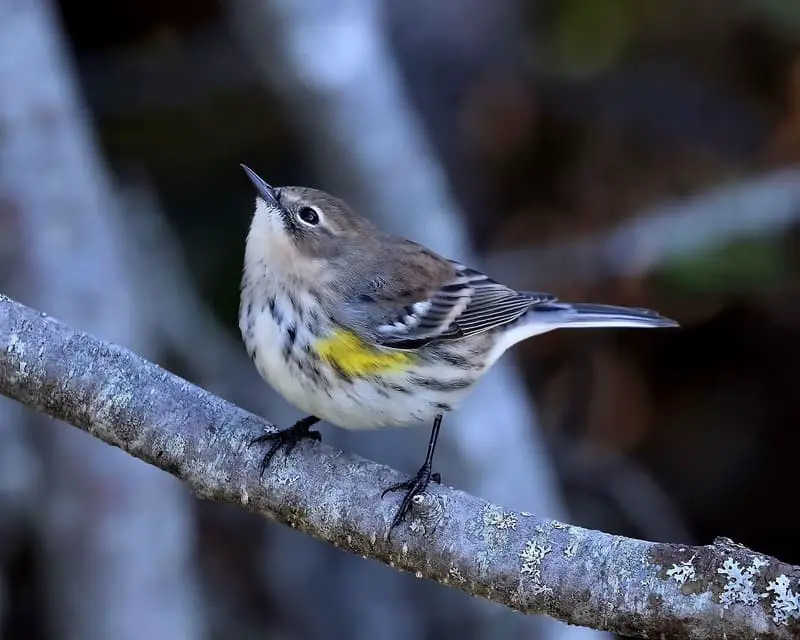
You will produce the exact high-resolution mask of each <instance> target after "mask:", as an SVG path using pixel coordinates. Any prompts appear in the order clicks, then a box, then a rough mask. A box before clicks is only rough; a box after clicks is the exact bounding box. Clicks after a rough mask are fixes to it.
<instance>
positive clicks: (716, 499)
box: [0, 0, 800, 640]
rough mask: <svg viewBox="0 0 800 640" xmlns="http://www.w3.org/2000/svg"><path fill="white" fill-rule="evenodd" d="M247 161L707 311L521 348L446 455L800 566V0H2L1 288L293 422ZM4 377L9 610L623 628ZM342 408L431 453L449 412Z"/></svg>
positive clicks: (533, 283)
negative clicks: (437, 577)
mask: <svg viewBox="0 0 800 640" xmlns="http://www.w3.org/2000/svg"><path fill="white" fill-rule="evenodd" d="M240 162H245V163H247V164H248V165H249V166H251V167H252V168H253V169H255V170H256V171H257V172H258V173H260V174H261V175H262V176H263V177H264V178H265V179H266V180H267V181H269V182H271V183H272V184H277V185H283V184H298V185H307V186H314V187H318V188H322V189H325V190H328V191H331V192H333V193H335V194H337V195H339V196H342V197H344V198H346V199H347V200H349V201H350V202H351V203H353V204H354V205H355V206H356V207H357V208H359V209H360V210H361V211H363V212H364V213H365V214H367V215H369V216H371V217H373V218H374V219H375V220H376V221H378V222H379V224H381V225H382V226H384V227H385V228H387V229H390V230H392V231H395V232H398V233H402V234H403V235H406V236H407V237H410V238H412V239H414V240H417V241H420V242H423V243H426V244H428V245H430V246H431V247H433V248H434V249H436V250H438V251H440V252H443V253H445V254H446V255H448V256H449V257H452V258H454V259H459V260H462V261H467V262H471V263H474V264H475V265H476V266H479V267H482V268H484V269H486V270H488V272H489V273H490V275H492V276H493V277H495V278H497V279H502V280H504V281H506V282H507V283H508V284H509V285H512V286H515V287H518V288H528V289H538V290H544V291H550V292H554V293H556V294H558V295H559V296H560V297H562V298H565V299H577V300H591V301H596V302H606V303H615V304H624V305H633V306H645V307H652V308H655V309H658V310H659V311H660V312H662V313H663V314H665V315H667V316H669V317H672V318H675V319H677V320H678V321H680V322H681V324H682V329H680V330H669V331H667V330H663V331H634V330H604V331H600V330H591V331H588V330H587V331H561V332H556V333H553V334H549V335H546V336H543V337H541V338H537V339H535V340H531V341H528V342H527V343H524V344H522V345H520V346H518V347H517V348H516V349H515V351H514V352H513V353H510V354H508V355H507V356H505V357H504V358H503V360H502V361H501V363H502V364H501V365H500V366H498V367H497V368H496V370H495V371H493V372H492V373H491V374H490V375H489V376H487V378H486V379H485V380H484V381H483V382H482V383H481V385H480V387H479V389H478V390H477V391H476V392H475V394H474V396H473V397H472V398H471V399H470V401H469V402H468V403H467V404H466V405H465V407H464V408H463V410H462V411H460V412H459V413H458V414H455V415H452V416H450V417H448V419H447V420H446V421H445V425H444V428H443V432H442V439H441V440H440V448H439V451H438V454H437V469H438V470H439V471H441V472H442V475H443V478H444V481H445V482H446V483H448V484H451V485H454V486H457V487H459V488H463V489H465V490H468V491H470V492H473V493H475V494H477V495H479V496H481V497H483V498H486V499H491V500H495V501H498V502H499V503H501V504H503V505H505V506H508V507H510V508H516V509H527V510H530V511H534V512H536V513H537V514H539V515H542V516H550V517H557V518H559V519H563V520H568V521H570V522H572V523H576V524H581V525H584V526H588V527H594V528H599V529H603V530H605V531H610V532H614V533H621V534H625V535H629V536H635V537H642V538H647V539H651V540H664V541H680V542H684V543H696V544H705V543H710V542H711V541H712V540H713V538H714V536H717V535H724V536H729V537H731V538H733V539H734V540H736V541H738V542H742V543H744V544H746V545H747V546H750V547H752V548H754V549H757V550H759V551H761V552H764V553H768V554H772V555H776V556H778V557H780V558H781V559H782V560H785V561H788V562H792V563H800V548H798V545H797V540H798V539H800V518H798V512H797V509H796V500H797V486H798V480H797V468H796V466H795V465H796V461H795V459H796V453H795V452H796V451H797V449H798V445H799V444H800V429H798V425H799V424H800V406H799V405H798V403H797V401H796V400H797V398H796V394H799V393H800V378H798V376H797V374H796V371H797V361H798V358H800V297H799V295H800V257H799V256H800V254H798V253H797V249H798V245H799V244H800V164H797V163H800V5H798V3H797V2H796V0H705V1H704V2H702V3H700V2H694V1H690V0H592V2H586V1H583V0H539V1H533V0H529V1H524V0H494V1H493V2H485V1H481V0H436V1H435V2H431V1H430V0H386V1H384V2H379V1H377V0H341V1H340V2H335V3H334V2H326V1H324V0H302V1H299V0H230V1H228V2H224V1H222V0H192V1H191V2H189V1H188V0H117V1H116V2H113V3H112V2H101V1H100V0H61V1H60V2H56V1H55V0H0V290H2V291H3V292H4V293H8V294H9V295H12V296H13V297H15V298H17V299H19V300H21V301H23V302H24V303H26V304H29V305H32V306H35V307H36V308H39V309H41V310H43V311H46V312H48V313H50V314H53V315H55V316H56V317H58V318H59V319H61V320H64V321H66V322H68V323H70V324H72V325H73V326H75V327H77V328H79V329H83V330H86V331H89V332H91V333H94V334H96V335H99V336H101V337H103V338H105V339H108V340H112V341H115V342H118V343H121V344H124V345H126V346H128V347H130V348H132V349H134V350H136V351H137V352H139V353H141V354H142V355H144V356H146V357H148V358H150V359H152V360H154V361H156V362H158V363H159V364H162V365H163V366H165V367H167V368H169V369H170V370H172V371H174V372H176V373H178V374H180V375H182V376H184V377H186V378H188V379H189V380H191V381H193V382H195V383H197V384H199V385H202V386H204V387H205V388H208V389H210V390H212V391H214V392H215V393H218V394H220V395H222V396H224V397H226V398H227V399H229V400H232V401H234V402H236V403H238V404H241V405H242V406H244V407H246V408H248V409H250V410H252V411H254V412H257V413H259V414H261V415H263V416H265V417H266V418H268V419H270V420H272V421H274V422H276V423H278V424H282V425H288V424H290V423H291V422H292V421H293V420H295V419H296V418H298V417H299V413H298V412H297V411H296V410H294V409H292V408H291V407H289V406H287V405H286V404H285V403H283V402H282V401H281V400H280V399H278V398H276V397H275V395H274V394H273V393H272V392H271V391H270V390H269V389H268V388H267V387H266V385H265V384H264V383H263V382H262V381H261V380H260V379H259V378H258V375H257V374H256V372H255V370H254V368H253V367H252V365H251V363H250V361H249V360H248V358H247V356H246V354H245V352H244V348H243V347H242V346H241V343H240V339H239V335H238V328H237V319H236V316H237V305H238V293H239V291H238V286H239V278H240V272H241V263H242V257H243V242H244V237H245V234H246V231H247V228H248V225H249V222H250V216H251V212H252V208H253V204H254V194H253V191H252V188H251V187H250V185H249V184H248V182H247V180H246V179H245V177H244V174H243V173H242V171H241V169H240V168H239V166H238V163H240ZM0 400H2V402H0V636H2V637H8V638H33V639H37V638H43V639H44V638H48V639H49V638H69V639H72V638H75V639H78V638H80V639H94V638H98V639H100V638H102V639H107V638H114V639H115V640H116V639H127V638H137V639H140V638H169V639H170V640H178V639H184V638H185V639H194V638H213V639H217V638H219V639H222V638H237V639H240V640H243V639H247V638H348V640H356V639H359V638H364V639H370V640H372V639H374V638H436V639H444V638H456V637H458V638H500V637H524V638H542V639H546V640H550V639H554V638H569V639H571V640H572V639H577V638H585V639H588V638H590V637H591V638H599V637H600V636H602V635H605V634H600V633H595V632H592V631H588V630H584V629H577V628H568V627H566V626H565V625H562V624H560V623H555V622H552V621H547V620H542V619H538V618H533V617H524V616H520V615H516V614H512V613H510V612H509V611H507V610H505V609H503V608H501V607H498V606H496V605H492V604H490V603H487V602H483V601H480V600H477V599H473V598H469V597H467V596H465V595H463V594H461V593H459V592H455V591H453V590H450V589H446V588H444V587H441V586H438V585H434V584H429V583H425V582H422V581H419V580H416V579H415V578H413V577H411V576H408V575H401V574H398V573H396V572H395V571H393V570H390V569H388V568H386V567H383V566H381V565H378V564H377V563H374V562H371V561H365V560H362V559H361V558H357V557H351V556H349V555H347V554H345V553H343V552H340V551H337V550H335V549H332V548H329V547H328V546H326V545H323V544H321V543H318V542H315V541H313V540H310V539H308V538H306V537H305V536H303V535H302V534H298V533H296V532H294V531H287V530H286V529H285V527H282V526H280V525H277V524H275V523H271V522H266V521H264V520H262V519H260V518H257V517H255V516H252V515H250V514H247V513H245V512H243V511H241V510H239V509H236V508H233V507H226V506H222V505H217V504H208V503H201V502H199V501H198V500H196V499H195V498H194V497H193V496H191V495H190V494H189V493H188V492H187V491H186V490H185V489H184V488H183V487H182V486H181V485H180V484H179V483H178V482H177V481H175V480H174V479H173V478H172V477H171V476H169V475H167V474H166V473H163V472H160V471H157V470H154V469H152V468H149V467H147V466H146V465H144V464H143V463H140V462H138V461H136V460H134V459H132V458H130V457H128V456H126V455H125V454H122V453H121V452H119V451H117V450H115V449H112V448H111V447H108V446H106V445H104V444H102V443H99V442H96V441H94V440H93V439H92V438H91V437H89V436H87V435H85V434H83V433H81V432H78V431H77V430H74V429H71V428H68V427H65V426H63V425H57V424H54V423H53V421H52V420H49V419H46V418H44V417H41V416H37V415H35V414H33V413H32V412H29V411H27V410H25V409H23V408H22V407H21V406H19V405H17V404H15V403H12V402H10V401H7V400H5V399H0ZM322 431H323V438H324V440H325V441H326V442H328V443H329V444H333V445H335V446H340V447H343V448H347V449H349V450H353V451H356V452H358V453H359V454H361V455H365V456H368V457H370V458H372V459H375V460H378V461H381V462H384V463H386V464H390V465H392V466H395V467H396V468H399V469H401V470H403V471H406V472H409V473H410V472H413V471H415V470H416V469H417V467H418V466H419V464H420V462H421V460H422V458H423V456H424V450H425V445H426V443H427V438H428V431H427V429H422V430H418V429H409V430H402V431H403V432H402V433H368V434H350V433H345V432H342V431H341V430H339V429H336V428H334V427H331V426H326V425H323V427H322ZM608 637H610V636H608Z"/></svg>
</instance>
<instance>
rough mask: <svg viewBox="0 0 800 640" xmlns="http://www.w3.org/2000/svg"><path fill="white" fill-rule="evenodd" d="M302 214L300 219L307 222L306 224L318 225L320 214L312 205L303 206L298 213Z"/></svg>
mask: <svg viewBox="0 0 800 640" xmlns="http://www.w3.org/2000/svg"><path fill="white" fill-rule="evenodd" d="M297 215H298V216H300V219H301V220H302V221H303V222H305V223H306V224H311V225H318V224H319V214H318V213H317V212H316V211H314V209H312V208H311V207H303V208H302V209H300V211H299V212H298V214H297Z"/></svg>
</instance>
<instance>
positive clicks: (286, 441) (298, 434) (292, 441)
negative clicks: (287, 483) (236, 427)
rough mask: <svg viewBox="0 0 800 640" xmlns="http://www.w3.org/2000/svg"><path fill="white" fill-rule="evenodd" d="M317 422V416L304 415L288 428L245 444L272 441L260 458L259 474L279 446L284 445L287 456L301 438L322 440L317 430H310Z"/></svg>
mask: <svg viewBox="0 0 800 640" xmlns="http://www.w3.org/2000/svg"><path fill="white" fill-rule="evenodd" d="M317 422H319V418H317V417H316V416H306V417H305V418H303V419H302V420H298V421H297V422H295V423H294V424H293V425H292V426H291V427H289V428H288V429H283V430H282V431H274V432H270V433H264V434H262V435H260V436H258V437H257V438H253V439H252V440H251V441H250V444H248V445H247V446H248V447H252V446H253V445H254V444H257V443H262V442H271V443H272V445H270V448H269V451H267V453H266V454H265V455H264V458H263V459H262V460H261V475H262V476H263V475H264V471H266V469H267V467H268V466H269V463H270V462H271V460H272V457H273V456H274V455H275V454H276V453H277V451H278V449H280V448H281V447H286V455H287V456H288V455H289V454H290V453H291V452H292V449H294V448H295V446H297V443H298V442H300V441H301V440H316V441H317V442H320V441H321V440H322V436H321V435H320V433H319V431H316V430H314V431H312V430H311V427H312V426H314V425H315V424H317Z"/></svg>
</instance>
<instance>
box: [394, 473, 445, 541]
mask: <svg viewBox="0 0 800 640" xmlns="http://www.w3.org/2000/svg"><path fill="white" fill-rule="evenodd" d="M431 481H433V482H435V483H437V484H441V481H442V477H441V475H440V474H438V473H431V465H430V464H428V463H426V464H423V465H422V466H421V467H420V469H419V471H417V475H416V476H414V477H413V478H411V479H409V480H406V481H405V482H398V483H397V484H393V485H392V486H391V487H389V488H388V489H385V490H384V491H383V493H381V498H383V497H384V496H385V495H386V494H387V493H390V492H392V491H405V492H406V494H405V496H403V502H402V503H400V508H399V509H398V510H397V513H396V514H395V516H394V519H393V520H392V525H391V527H389V530H390V531H391V530H392V529H394V528H395V527H396V526H397V525H398V524H400V523H401V522H402V521H403V519H404V518H405V517H406V515H407V514H408V512H409V511H410V510H411V504H412V501H413V500H414V496H418V495H420V494H422V493H425V489H427V488H428V485H429V484H430V482H431Z"/></svg>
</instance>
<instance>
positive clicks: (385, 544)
mask: <svg viewBox="0 0 800 640" xmlns="http://www.w3.org/2000/svg"><path fill="white" fill-rule="evenodd" d="M0 391H2V393H4V394H5V395H8V396H9V397H12V398H14V399H16V400H19V401H21V402H23V403H25V404H27V405H29V406H31V407H33V408H35V409H37V410H39V411H42V412H45V413H47V414H49V415H51V416H54V417H56V418H59V419H62V420H66V421H68V422H71V423H72V424H74V425H76V426H78V427H80V428H82V429H84V430H86V431H88V432H89V433H91V434H92V435H94V436H95V437H97V438H99V439H101V440H103V441H104V442H107V443H108V444H111V445H114V446H116V447H119V448H121V449H123V450H124V451H127V452H128V453H130V454H131V455H133V456H136V457H137V458H140V459H142V460H144V461H145V462H148V463H150V464H152V465H155V466H157V467H159V468H161V469H163V470H165V471H168V472H169V473H171V474H173V475H175V476H176V477H178V478H180V479H182V480H184V481H185V482H187V483H188V484H189V485H190V486H191V487H192V488H193V489H194V491H196V492H197V493H198V494H199V495H200V496H202V497H204V498H208V499H213V500H219V501H223V502H228V503H233V504H241V505H243V506H245V507H246V508H247V509H249V510H251V511H254V512H257V513H260V514H262V515H265V516H269V517H271V518H275V519H277V520H279V521H281V522H283V523H285V524H288V525H290V526H292V527H296V528H298V529H300V530H302V531H305V532H306V533H308V534H310V535H312V536H314V537H317V538H319V539H322V540H325V541H327V542H330V543H333V544H335V545H336V546H339V547H341V548H343V549H345V550H347V551H350V552H351V553H357V554H360V555H363V556H365V557H371V558H373V559H376V560H379V561H381V562H383V563H386V564H389V565H391V566H393V567H395V568H398V569H401V570H405V571H412V572H414V573H416V575H417V576H418V577H426V578H429V579H432V580H436V581H438V582H441V583H443V584H448V585H450V586H455V587H457V588H459V589H461V590H463V591H466V592H467V593H471V594H473V595H480V596H483V597H487V598H490V599H492V600H494V601H497V602H500V603H502V604H505V605H506V606H508V607H511V608H513V609H516V610H518V611H522V612H525V613H538V614H546V615H549V616H553V617H556V618H558V619H561V620H564V621H565V622H569V623H572V624H579V625H587V626H593V627H596V628H601V629H606V630H611V631H615V632H619V633H624V634H627V635H636V636H639V637H650V636H654V635H657V636H659V637H665V638H666V637H670V638H677V637H692V638H721V637H726V634H727V635H728V636H730V637H743V636H746V635H747V636H758V637H759V638H776V639H777V638H781V639H782V638H794V637H797V634H798V633H800V605H798V596H797V593H796V591H795V590H796V589H800V587H798V584H797V582H798V579H800V567H792V566H790V565H787V564H785V563H782V562H780V561H778V560H776V559H774V558H771V557H767V556H763V555H760V554H755V553H753V552H751V551H749V550H747V549H745V548H743V547H740V546H738V545H735V544H734V543H732V542H730V541H725V540H721V541H718V542H716V543H715V544H713V545H710V546H704V547H683V546H679V545H673V544H658V543H651V542H645V541H641V540H634V539H631V538H624V537H621V536H612V535H609V534H605V533H602V532H599V531H591V530H587V529H582V528H580V527H573V526H569V525H565V524H563V523H560V522H557V521H551V520H543V519H539V518H536V517H534V516H532V515H529V514H526V513H514V512H509V511H505V510H503V509H502V508H500V507H499V506H496V505H492V504H490V503H486V502H484V501H482V500H479V499H477V498H474V497H472V496H469V495H467V494H464V493H462V492H458V491H455V490H452V489H447V488H445V487H437V488H436V489H435V492H434V493H432V494H431V493H429V494H426V495H425V496H424V497H423V499H422V500H421V501H420V502H419V503H418V504H416V505H415V514H414V515H415V519H414V520H413V522H412V524H411V525H410V526H409V527H408V528H407V529H406V530H403V531H401V532H399V534H396V535H395V536H394V538H393V539H392V538H388V537H387V536H385V535H384V534H385V532H386V531H387V524H388V522H390V519H391V515H392V513H393V509H395V508H396V504H395V501H391V500H386V501H381V500H380V497H379V496H380V491H381V488H382V487H384V486H386V485H387V484H388V483H391V482H393V481H395V480H398V479H400V474H398V473H397V472H395V471H392V470H391V469H388V468H386V467H382V466H380V465H377V464H375V463H372V462H369V461H366V460H363V459H359V458H357V457H355V456H352V455H348V454H345V453H343V452H341V451H336V450H334V449H332V448H330V447H327V446H324V445H318V446H315V447H313V448H310V447H309V446H301V447H299V448H298V449H297V450H296V453H295V454H294V455H292V456H290V457H289V458H284V459H283V462H282V465H280V466H276V467H275V468H274V469H273V471H272V473H270V474H268V475H267V476H266V479H265V480H264V484H262V483H261V481H260V479H259V474H258V473H257V468H258V461H259V457H258V456H259V453H260V452H259V451H258V450H257V449H249V448H247V442H248V440H249V439H250V438H251V437H252V435H253V433H254V432H257V431H259V430H261V429H265V428H271V425H269V424H268V423H266V422H264V421H262V420H260V419H259V418H257V417H256V416H254V415H252V414H249V413H247V412H245V411H244V410H242V409H239V408H238V407H236V406H234V405H232V404H230V403H228V402H226V401H224V400H222V399H220V398H217V397H215V396H213V395H211V394H210V393H208V392H205V391H203V390H202V389H199V388H198V387H195V386H194V385H191V384H189V383H188V382H186V381H185V380H182V379H180V378H178V377H176V376H174V375H172V374H170V373H168V372H166V371H165V370H163V369H161V368H160V367H158V366H156V365H154V364H151V363H149V362H147V361H146V360H144V359H142V358H140V357H138V356H136V355H135V354H133V353H132V352H131V351H129V350H127V349H123V348H121V347H117V346H114V345H111V344H108V343H104V342H102V341H100V340H98V339H96V338H93V337H91V336H89V335H87V334H84V333H79V332H76V331H73V330H72V329H70V328H69V327H67V326H66V325H64V324H62V323H60V322H58V321H56V320H54V319H51V318H48V317H46V316H44V315H43V314H40V313H38V312H37V311H35V310H33V309H31V308H28V307H25V306H23V305H21V304H19V303H17V302H14V301H12V300H10V299H8V298H6V297H0ZM465 532H468V535H465Z"/></svg>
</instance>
